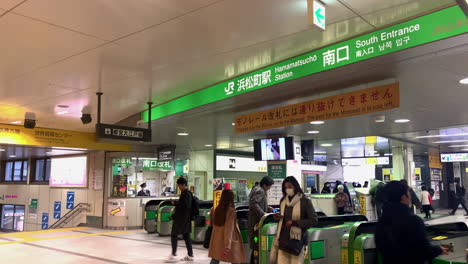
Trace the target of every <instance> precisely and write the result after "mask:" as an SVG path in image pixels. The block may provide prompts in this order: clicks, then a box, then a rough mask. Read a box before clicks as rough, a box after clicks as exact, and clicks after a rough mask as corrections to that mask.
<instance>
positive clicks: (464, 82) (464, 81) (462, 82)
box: [460, 78, 468, 84]
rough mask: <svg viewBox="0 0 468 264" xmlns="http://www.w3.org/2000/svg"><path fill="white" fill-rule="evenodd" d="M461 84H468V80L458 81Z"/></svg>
mask: <svg viewBox="0 0 468 264" xmlns="http://www.w3.org/2000/svg"><path fill="white" fill-rule="evenodd" d="M460 83H461V84H468V78H464V79H461V80H460Z"/></svg>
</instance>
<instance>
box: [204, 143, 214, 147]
mask: <svg viewBox="0 0 468 264" xmlns="http://www.w3.org/2000/svg"><path fill="white" fill-rule="evenodd" d="M212 146H213V145H210V144H207V145H205V147H212Z"/></svg>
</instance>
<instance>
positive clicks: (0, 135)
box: [0, 124, 131, 151]
mask: <svg viewBox="0 0 468 264" xmlns="http://www.w3.org/2000/svg"><path fill="white" fill-rule="evenodd" d="M0 144H13V145H28V146H46V147H63V148H80V149H93V150H108V151H130V150H131V146H130V145H120V144H109V143H101V142H97V141H96V135H95V134H94V133H84V132H76V131H68V130H59V129H49V128H34V129H27V128H24V127H22V126H14V125H4V124H0Z"/></svg>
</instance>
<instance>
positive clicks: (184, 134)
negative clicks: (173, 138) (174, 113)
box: [177, 132, 189, 136]
mask: <svg viewBox="0 0 468 264" xmlns="http://www.w3.org/2000/svg"><path fill="white" fill-rule="evenodd" d="M177 135H178V136H188V135H189V133H187V132H182V133H177Z"/></svg>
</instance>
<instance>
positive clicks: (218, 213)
mask: <svg viewBox="0 0 468 264" xmlns="http://www.w3.org/2000/svg"><path fill="white" fill-rule="evenodd" d="M211 222H212V223H213V231H212V233H211V240H210V248H209V251H208V257H210V258H211V264H219V263H220V261H223V262H228V263H245V262H246V261H245V253H244V245H243V241H242V236H241V233H240V230H239V226H238V225H237V215H236V209H235V208H234V193H233V192H232V191H230V190H224V191H223V192H222V193H221V199H220V201H219V204H218V207H216V209H211Z"/></svg>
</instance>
